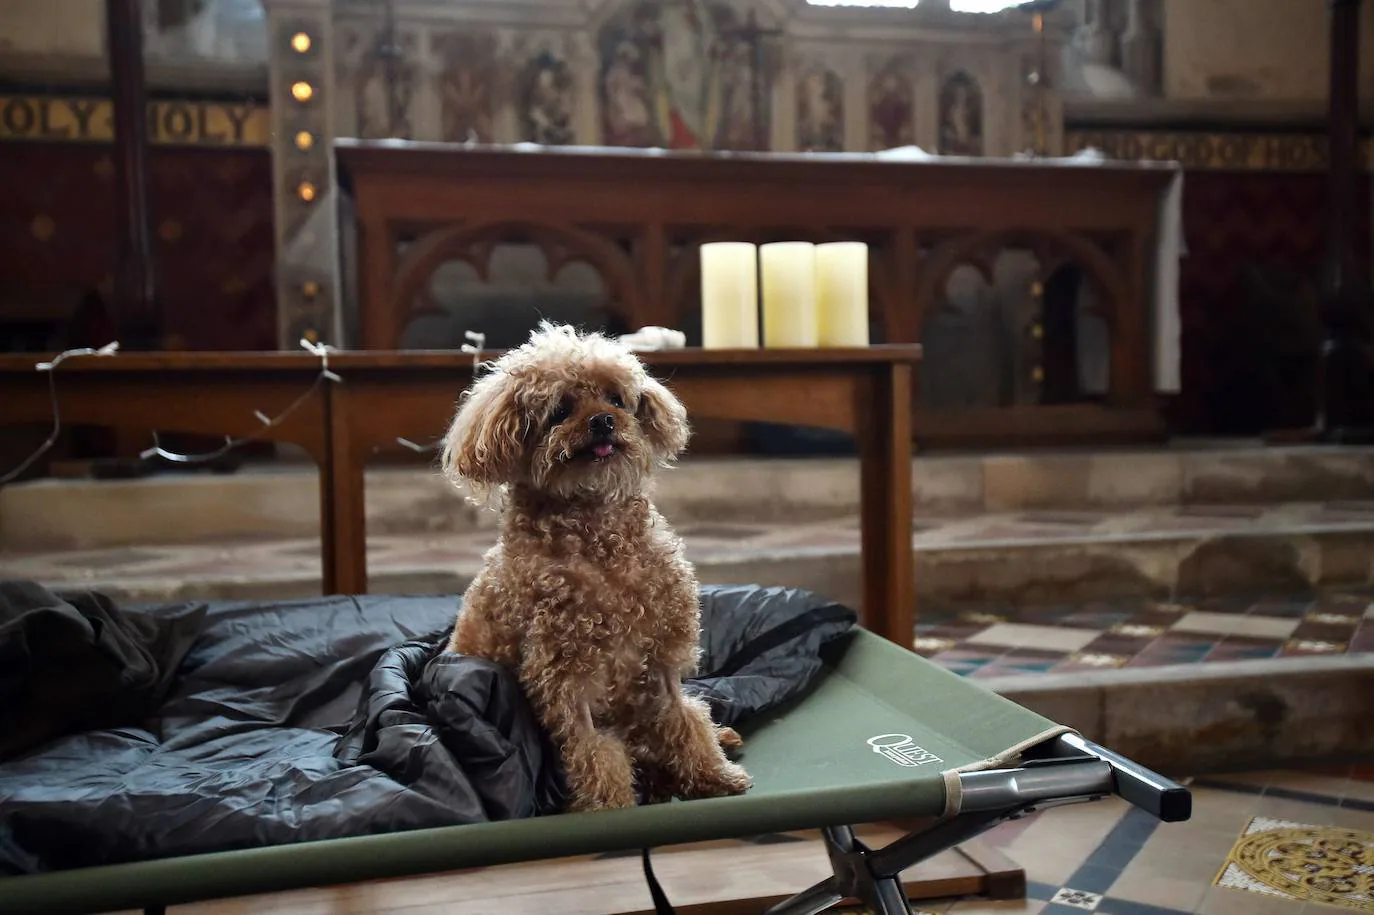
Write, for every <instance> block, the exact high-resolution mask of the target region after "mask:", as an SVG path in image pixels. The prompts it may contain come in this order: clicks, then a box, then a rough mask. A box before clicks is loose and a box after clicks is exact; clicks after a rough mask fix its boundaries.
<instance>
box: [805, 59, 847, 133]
mask: <svg viewBox="0 0 1374 915" xmlns="http://www.w3.org/2000/svg"><path fill="white" fill-rule="evenodd" d="M797 149H799V150H802V151H803V152H839V151H841V150H843V149H844V81H843V80H841V79H840V76H839V74H838V73H836V72H835V71H834V70H830V69H828V68H826V67H821V66H815V67H810V68H808V69H806V70H805V71H803V72H802V75H801V78H800V79H799V80H798V81H797Z"/></svg>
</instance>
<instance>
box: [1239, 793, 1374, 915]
mask: <svg viewBox="0 0 1374 915" xmlns="http://www.w3.org/2000/svg"><path fill="white" fill-rule="evenodd" d="M1216 885H1217V886H1220V887H1225V888H1227V889H1234V890H1245V891H1248V892H1252V893H1262V894H1264V895H1267V896H1276V897H1279V898H1281V899H1291V900H1294V901H1302V902H1308V903H1313V902H1315V903H1320V904H1322V905H1326V906H1332V907H1335V908H1341V909H1348V910H1350V911H1354V912H1371V911H1374V833H1367V832H1361V831H1359V830H1354V829H1343V828H1338V827H1332V826H1311V825H1307V824H1303V823H1295V822H1292V821H1289V820H1279V819H1273V818H1270V817H1263V816H1257V817H1255V818H1254V819H1252V820H1251V821H1250V825H1249V826H1247V827H1246V829H1245V832H1244V833H1242V834H1241V837H1240V839H1238V840H1237V841H1236V844H1235V847H1234V848H1232V849H1231V853H1230V854H1229V855H1228V856H1227V858H1226V863H1225V865H1223V867H1222V869H1221V872H1220V874H1218V876H1217V880H1216Z"/></svg>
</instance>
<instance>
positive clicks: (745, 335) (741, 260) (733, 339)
mask: <svg viewBox="0 0 1374 915" xmlns="http://www.w3.org/2000/svg"><path fill="white" fill-rule="evenodd" d="M758 270H759V265H758V246H757V245H753V244H750V243H749V242H746V241H718V242H708V243H707V244H704V245H702V246H701V345H702V347H703V348H704V349H753V348H756V347H758V345H759V273H758Z"/></svg>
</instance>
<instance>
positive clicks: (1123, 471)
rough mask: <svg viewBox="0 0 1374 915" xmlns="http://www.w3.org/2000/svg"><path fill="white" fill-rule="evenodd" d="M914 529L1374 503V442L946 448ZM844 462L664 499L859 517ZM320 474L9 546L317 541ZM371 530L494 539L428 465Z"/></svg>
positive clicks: (76, 490)
mask: <svg viewBox="0 0 1374 915" xmlns="http://www.w3.org/2000/svg"><path fill="white" fill-rule="evenodd" d="M912 492H913V497H914V502H915V513H916V517H917V518H918V520H921V519H926V518H930V517H945V516H950V515H980V514H985V513H1006V512H1018V511H1031V510H1065V511H1074V510H1096V511H1110V510H1136V509H1143V508H1149V507H1159V506H1171V505H1184V506H1204V505H1211V504H1217V505H1264V504H1270V503H1282V502H1326V501H1342V500H1361V499H1366V500H1367V499H1374V448H1367V447H1283V448H1265V447H1258V446H1247V445H1243V444H1240V445H1238V444H1235V443H1221V444H1213V443H1207V442H1186V443H1180V444H1177V445H1175V446H1172V447H1165V448H1157V449H1122V450H1095V451H1081V452H1064V451H1061V452H1030V453H1019V454H977V455H943V454H942V455H935V456H921V457H918V458H916V459H915V461H914V462H913V468H912ZM858 498H859V473H858V464H857V462H856V461H855V460H853V459H847V458H748V459H735V458H728V459H710V458H700V459H690V460H686V461H684V462H683V463H682V465H681V466H679V467H678V468H677V469H676V470H674V471H673V472H671V473H668V474H665V475H664V477H663V478H662V481H661V483H660V485H659V489H658V494H657V496H656V500H657V502H658V504H659V506H660V507H661V508H662V509H663V511H664V513H665V514H667V515H668V516H669V517H671V518H673V519H674V520H675V521H676V522H677V523H679V524H681V523H687V522H695V521H729V522H731V523H745V522H747V523H764V524H767V523H775V522H789V523H805V522H815V521H821V520H824V519H827V518H834V517H838V516H844V515H851V514H854V513H856V512H857V510H858ZM318 499H319V491H318V484H317V482H316V476H315V473H314V470H313V468H311V467H309V466H303V465H299V464H296V465H291V464H283V463H280V462H278V463H274V464H268V465H260V466H249V467H246V468H244V469H243V470H241V471H240V472H239V473H237V474H234V475H231V476H218V475H204V474H163V475H159V476H155V477H150V478H145V479H139V480H102V481H94V480H40V481H34V482H30V483H24V484H20V485H15V486H9V487H4V488H0V551H15V550H24V551H32V550H53V549H95V548H102V547H119V546H138V545H140V544H143V543H150V542H151V543H161V544H194V543H199V542H209V541H223V540H235V539H252V538H260V537H268V538H310V537H317V536H318V535H319V508H318V506H319V501H318ZM366 510H367V517H368V530H369V533H370V534H375V535H399V534H417V535H419V534H433V535H438V534H444V533H465V532H472V531H483V530H490V529H491V527H492V526H493V525H494V523H495V517H494V516H493V515H492V513H491V512H488V511H483V510H480V509H478V508H476V507H474V506H472V505H469V504H468V503H466V502H465V501H464V500H463V499H462V498H461V496H460V495H459V494H458V493H456V492H455V491H454V490H453V489H452V488H451V487H450V486H449V485H448V484H447V483H445V482H444V481H443V480H442V479H441V478H440V477H439V476H438V475H437V474H436V473H435V472H434V470H433V469H431V468H384V469H376V470H373V471H370V472H369V473H368V475H367V499H366Z"/></svg>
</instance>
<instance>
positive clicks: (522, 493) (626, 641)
mask: <svg viewBox="0 0 1374 915" xmlns="http://www.w3.org/2000/svg"><path fill="white" fill-rule="evenodd" d="M689 434H690V430H689V427H688V422H687V414H686V410H685V409H684V408H683V406H682V404H681V403H680V402H679V401H678V399H677V398H676V397H674V396H673V394H672V393H671V392H670V391H669V390H668V389H667V388H666V387H664V386H663V385H662V384H660V383H659V382H658V381H656V380H655V379H654V378H652V377H650V375H649V373H648V372H647V371H646V370H645V368H644V366H643V365H642V363H641V362H640V360H639V359H638V358H637V357H636V356H635V355H634V353H633V352H632V351H631V350H630V349H628V348H627V347H626V346H625V345H624V344H622V343H620V342H619V341H617V340H614V339H611V338H608V337H605V336H603V335H601V334H595V333H591V334H583V333H579V332H577V331H576V330H574V329H573V328H571V327H566V326H554V325H552V324H549V323H548V322H543V323H541V324H540V326H539V328H538V329H537V330H536V331H535V332H534V334H533V335H532V336H531V338H530V340H529V342H527V343H525V344H524V345H522V346H520V347H518V348H515V349H512V350H510V351H508V352H507V353H505V354H504V355H503V356H502V357H501V358H500V359H498V360H497V361H496V362H495V363H494V364H493V365H492V367H491V370H490V372H489V373H488V374H485V375H483V376H482V377H481V378H480V379H479V380H477V381H476V382H475V383H474V384H473V386H472V387H471V389H470V390H469V391H468V392H467V393H466V395H465V396H464V397H463V398H462V399H461V400H460V402H459V405H458V409H457V413H456V415H455V416H454V419H453V422H452V425H451V426H450V428H449V430H448V434H447V437H446V440H445V442H444V446H443V455H442V467H443V470H444V473H445V474H446V475H447V476H448V478H449V479H450V480H452V481H454V482H455V483H461V484H462V485H464V486H466V487H467V489H468V492H469V494H470V496H472V497H473V498H475V499H478V500H482V499H484V498H485V497H487V496H490V495H491V494H492V493H493V492H498V493H499V494H500V496H501V501H502V504H501V509H500V510H501V513H502V517H501V524H500V535H499V539H498V541H497V543H496V545H495V546H494V547H493V548H492V549H491V550H490V551H488V552H487V554H486V556H485V557H484V559H483V568H482V569H481V571H480V572H479V573H478V575H477V577H476V578H475V579H474V580H473V582H472V584H471V585H470V586H469V588H468V589H467V592H466V594H465V595H464V599H463V609H462V611H461V612H460V613H459V615H458V619H457V622H456V624H455V626H454V630H453V636H452V639H451V640H450V643H449V648H450V650H452V651H455V652H460V653H463V654H467V655H471V656H475V657H482V658H487V659H489V660H491V661H494V662H496V663H498V664H502V665H504V666H506V667H508V668H509V669H511V670H513V671H514V672H515V673H516V675H517V676H518V677H519V680H520V683H521V686H522V687H523V689H524V691H525V694H526V696H527V697H528V698H529V701H530V703H531V705H532V707H533V708H534V711H535V714H536V716H537V717H538V718H539V720H540V722H541V723H542V724H543V726H544V728H545V730H546V731H547V732H548V734H549V735H550V737H551V738H552V740H553V742H554V745H555V746H557V748H558V751H559V753H560V754H561V758H562V762H563V769H564V772H565V775H566V780H567V788H568V794H569V801H568V809H569V810H571V811H585V810H598V809H605V808H614V807H627V806H632V805H634V804H635V803H636V789H637V788H638V790H639V792H640V794H641V795H642V796H643V797H644V799H645V800H646V801H648V802H658V801H664V800H669V799H671V798H674V797H676V798H682V799H692V798H705V797H718V796H722V795H730V794H740V793H743V792H745V791H746V790H747V789H748V787H749V776H748V775H747V774H746V772H745V771H744V769H743V768H741V767H740V766H739V765H737V764H736V763H734V762H732V761H730V760H729V759H728V758H727V757H726V755H725V752H724V750H723V747H732V746H737V745H738V743H739V735H737V734H736V733H735V732H734V731H733V730H731V729H729V728H724V727H717V726H716V725H715V724H714V723H713V722H712V720H711V717H710V712H709V710H708V708H707V706H706V703H705V702H703V701H701V700H700V699H697V698H694V697H690V696H688V695H686V694H685V693H684V692H683V689H682V678H683V677H684V676H689V675H691V674H692V673H694V672H695V670H696V666H697V662H698V655H699V651H700V648H699V637H700V628H699V627H700V607H699V605H698V590H697V580H696V575H695V572H694V570H693V568H692V566H691V564H690V563H688V562H687V560H686V559H685V558H684V556H683V550H682V542H681V540H680V539H679V538H678V536H677V535H676V534H675V533H674V532H673V531H672V529H671V528H670V527H669V526H668V524H667V522H666V521H665V520H664V519H663V517H662V516H661V515H659V513H658V511H657V510H656V509H655V508H654V505H653V503H652V502H651V501H650V496H649V485H650V483H651V481H652V477H653V472H654V470H655V468H657V467H660V466H668V465H670V464H671V463H672V461H673V460H674V459H675V458H676V457H677V456H678V455H679V454H680V453H681V452H682V451H683V450H684V449H685V448H686V447H687V439H688V436H689Z"/></svg>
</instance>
